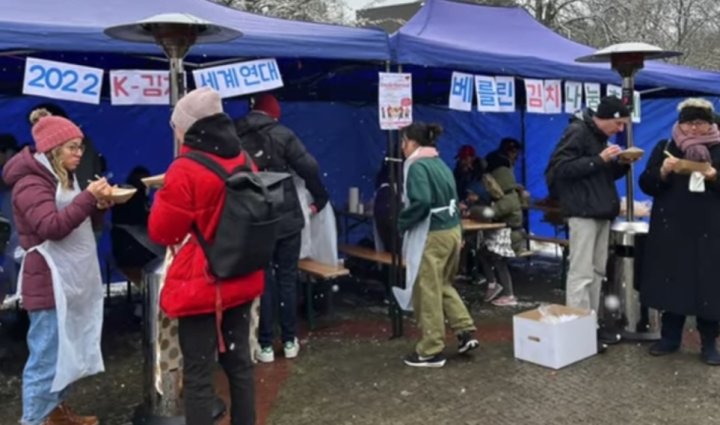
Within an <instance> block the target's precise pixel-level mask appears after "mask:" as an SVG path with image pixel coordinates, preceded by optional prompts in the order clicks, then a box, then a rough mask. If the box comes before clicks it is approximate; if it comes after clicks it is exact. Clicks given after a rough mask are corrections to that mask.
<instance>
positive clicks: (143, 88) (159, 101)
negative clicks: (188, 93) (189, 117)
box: [110, 69, 184, 105]
mask: <svg viewBox="0 0 720 425" xmlns="http://www.w3.org/2000/svg"><path fill="white" fill-rule="evenodd" d="M183 75H184V74H183ZM110 103H112V104H113V105H169V104H170V73H169V72H168V71H151V70H124V69H123V70H120V69H118V70H114V71H110Z"/></svg>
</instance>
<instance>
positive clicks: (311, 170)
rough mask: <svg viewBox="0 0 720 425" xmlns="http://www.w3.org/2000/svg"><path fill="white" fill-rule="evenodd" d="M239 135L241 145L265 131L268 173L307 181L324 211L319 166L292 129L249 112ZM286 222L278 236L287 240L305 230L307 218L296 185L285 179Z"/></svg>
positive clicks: (325, 198) (238, 127) (237, 125)
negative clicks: (245, 138)
mask: <svg viewBox="0 0 720 425" xmlns="http://www.w3.org/2000/svg"><path fill="white" fill-rule="evenodd" d="M235 129H236V130H237V135H238V137H240V141H241V143H242V139H243V136H244V135H246V134H248V133H250V132H252V131H263V132H266V133H267V134H268V135H269V143H271V144H272V146H271V147H270V151H271V152H272V155H271V158H272V160H271V165H270V166H269V167H268V170H267V171H275V172H289V171H293V172H295V174H297V175H298V176H299V177H300V178H302V179H303V180H305V187H307V189H308V191H309V192H310V194H311V195H312V197H313V200H314V203H315V206H316V207H317V210H318V211H320V210H322V209H323V208H324V207H325V205H326V204H327V202H328V194H327V190H326V189H325V186H324V185H323V183H322V180H321V179H320V167H319V166H318V163H317V161H316V160H315V158H313V156H312V155H310V153H309V152H308V151H307V150H306V149H305V146H304V145H303V144H302V142H301V141H300V139H299V138H298V137H297V136H296V135H295V133H293V131H292V130H290V129H289V128H287V127H285V126H284V125H282V124H280V123H279V122H277V121H276V120H274V119H273V118H271V117H270V116H268V115H265V114H263V113H259V112H250V113H249V114H247V115H246V116H245V117H243V118H241V119H239V120H237V121H236V122H235ZM284 184H285V187H284V195H285V197H284V203H283V219H282V221H281V222H280V223H281V224H280V230H279V237H280V238H284V237H287V236H290V235H293V234H295V233H297V232H299V231H301V230H302V228H303V227H304V226H305V218H304V216H303V213H302V209H301V207H300V201H299V200H298V196H297V190H296V189H295V183H294V182H293V181H292V180H291V179H287V180H285V183H284Z"/></svg>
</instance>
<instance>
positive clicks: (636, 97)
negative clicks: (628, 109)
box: [632, 90, 642, 123]
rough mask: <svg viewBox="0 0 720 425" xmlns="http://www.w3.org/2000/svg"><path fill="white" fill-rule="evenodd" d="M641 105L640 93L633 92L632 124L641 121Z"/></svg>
mask: <svg viewBox="0 0 720 425" xmlns="http://www.w3.org/2000/svg"><path fill="white" fill-rule="evenodd" d="M641 109H642V103H641V99H640V92H639V91H637V90H636V91H635V92H634V93H633V110H632V122H634V123H639V122H641V121H642V111H641Z"/></svg>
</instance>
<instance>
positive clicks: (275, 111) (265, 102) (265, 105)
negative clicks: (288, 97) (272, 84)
mask: <svg viewBox="0 0 720 425" xmlns="http://www.w3.org/2000/svg"><path fill="white" fill-rule="evenodd" d="M252 109H253V111H262V112H264V113H266V114H268V115H269V116H271V117H273V118H275V119H276V120H279V119H280V113H281V110H280V103H279V102H278V100H277V99H276V98H275V96H273V95H271V94H267V93H265V94H261V95H260V96H258V97H256V98H255V103H253V106H252Z"/></svg>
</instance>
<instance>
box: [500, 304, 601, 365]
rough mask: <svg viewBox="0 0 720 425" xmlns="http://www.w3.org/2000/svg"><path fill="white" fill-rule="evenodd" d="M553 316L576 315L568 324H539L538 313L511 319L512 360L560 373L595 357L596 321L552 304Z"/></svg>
mask: <svg viewBox="0 0 720 425" xmlns="http://www.w3.org/2000/svg"><path fill="white" fill-rule="evenodd" d="M546 308H547V312H548V313H550V314H552V315H553V316H562V315H576V316H577V318H574V319H572V320H570V321H566V322H562V323H550V322H546V321H542V320H541V319H542V314H541V313H540V311H539V309H534V310H529V311H526V312H523V313H519V314H516V315H515V316H514V317H513V338H514V347H515V358H517V359H520V360H525V361H528V362H531V363H535V364H539V365H541V366H545V367H549V368H552V369H560V368H563V367H565V366H567V365H569V364H572V363H575V362H578V361H580V360H583V359H586V358H588V357H591V356H594V355H595V354H597V317H596V316H595V313H594V312H592V311H589V310H582V309H577V308H571V307H567V306H564V305H557V304H553V305H550V306H547V307H546Z"/></svg>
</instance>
